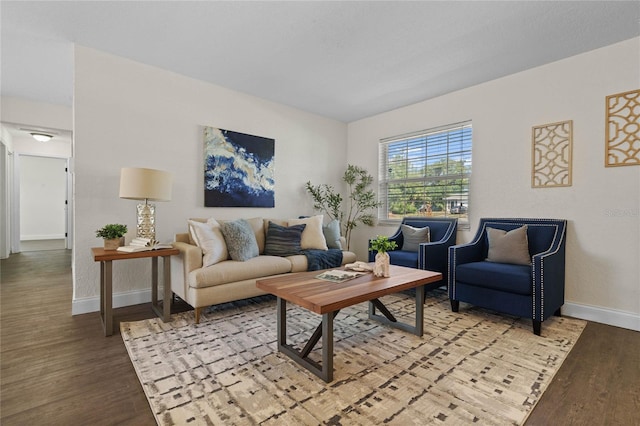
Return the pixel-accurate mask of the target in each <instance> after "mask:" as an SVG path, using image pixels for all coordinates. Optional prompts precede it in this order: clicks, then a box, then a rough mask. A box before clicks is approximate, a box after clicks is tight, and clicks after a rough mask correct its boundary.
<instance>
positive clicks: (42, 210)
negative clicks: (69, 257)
mask: <svg viewBox="0 0 640 426" xmlns="http://www.w3.org/2000/svg"><path fill="white" fill-rule="evenodd" d="M66 166H67V160H66V159H64V158H50V157H35V156H30V155H21V156H20V239H21V240H46V239H59V238H65V231H66V229H65V227H66V217H65V216H66V208H65V200H66V195H67V172H66V170H65V169H66Z"/></svg>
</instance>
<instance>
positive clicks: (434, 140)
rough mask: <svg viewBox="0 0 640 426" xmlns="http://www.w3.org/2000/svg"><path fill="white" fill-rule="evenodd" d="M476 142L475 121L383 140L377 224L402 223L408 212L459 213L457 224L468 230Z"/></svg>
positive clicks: (379, 158) (451, 214)
mask: <svg viewBox="0 0 640 426" xmlns="http://www.w3.org/2000/svg"><path fill="white" fill-rule="evenodd" d="M472 146H473V126H472V122H471V120H469V121H464V122H460V123H454V124H449V125H446V126H440V127H437V128H432V129H428V130H423V131H419V132H414V133H410V134H405V135H400V136H394V137H389V138H385V139H381V140H380V144H379V150H378V200H379V201H380V207H379V208H378V223H380V224H385V223H386V224H397V223H398V222H400V221H401V220H402V218H403V217H405V216H433V217H457V218H458V227H459V228H461V229H468V228H469V208H470V206H469V199H470V193H469V188H470V181H471V168H472V167H471V166H472V160H471V153H472ZM392 157H393V158H394V159H392ZM411 157H413V158H411ZM390 188H393V189H394V193H393V194H390V193H389V189H390ZM407 188H411V189H407ZM416 191H418V192H416ZM418 204H419V206H418ZM394 207H395V211H394V212H392V209H393V208H394ZM402 208H404V209H405V210H404V213H402V211H401V209H402ZM409 210H411V211H409ZM460 211H461V212H460Z"/></svg>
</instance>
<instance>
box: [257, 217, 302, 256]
mask: <svg viewBox="0 0 640 426" xmlns="http://www.w3.org/2000/svg"><path fill="white" fill-rule="evenodd" d="M306 226H307V225H305V224H301V225H293V226H281V225H278V224H276V223H273V222H269V226H268V228H267V237H266V241H265V246H264V254H265V255H267V256H293V255H296V254H300V253H301V252H302V249H301V247H300V241H301V239H302V231H304V228H306Z"/></svg>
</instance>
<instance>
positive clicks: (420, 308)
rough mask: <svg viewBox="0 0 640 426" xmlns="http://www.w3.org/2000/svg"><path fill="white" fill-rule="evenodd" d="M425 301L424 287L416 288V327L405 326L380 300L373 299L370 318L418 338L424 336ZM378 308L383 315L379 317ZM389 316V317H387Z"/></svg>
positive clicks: (370, 304) (370, 305)
mask: <svg viewBox="0 0 640 426" xmlns="http://www.w3.org/2000/svg"><path fill="white" fill-rule="evenodd" d="M423 300H424V286H422V285H421V286H419V287H416V323H415V325H410V324H405V323H403V322H400V321H398V320H397V319H396V318H395V317H394V316H393V315H392V314H391V312H389V310H388V309H387V308H386V306H384V305H383V304H382V302H381V301H380V300H379V299H373V300H370V301H369V318H370V319H372V320H376V321H379V322H381V323H383V324H386V325H389V326H391V327H394V328H399V329H400V330H404V331H408V332H409V333H413V334H415V335H416V336H422V334H423V333H424V304H423V303H422V301H423ZM376 308H378V309H379V310H380V311H381V312H383V313H384V316H383V315H378V314H377V313H376ZM387 314H388V315H387Z"/></svg>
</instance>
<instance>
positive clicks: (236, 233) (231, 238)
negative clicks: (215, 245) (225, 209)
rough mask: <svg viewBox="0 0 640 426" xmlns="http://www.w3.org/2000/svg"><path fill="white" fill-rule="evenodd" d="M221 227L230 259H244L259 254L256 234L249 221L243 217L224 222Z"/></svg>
mask: <svg viewBox="0 0 640 426" xmlns="http://www.w3.org/2000/svg"><path fill="white" fill-rule="evenodd" d="M260 222H261V223H262V220H260ZM221 229H222V235H224V240H225V242H226V243H227V250H228V251H229V256H231V259H232V260H238V261H245V260H249V259H251V258H254V257H256V256H258V255H259V253H260V251H259V249H258V243H257V241H256V235H255V232H254V230H253V228H252V227H251V225H250V224H249V222H247V221H246V220H244V219H238V220H234V221H229V222H224V223H223V224H222V225H221Z"/></svg>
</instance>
